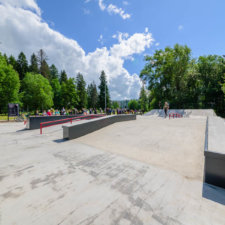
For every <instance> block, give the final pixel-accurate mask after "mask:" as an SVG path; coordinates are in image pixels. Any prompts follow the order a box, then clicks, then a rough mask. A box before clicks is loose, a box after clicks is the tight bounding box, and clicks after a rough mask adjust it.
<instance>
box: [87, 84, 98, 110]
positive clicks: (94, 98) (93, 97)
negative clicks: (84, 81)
mask: <svg viewBox="0 0 225 225" xmlns="http://www.w3.org/2000/svg"><path fill="white" fill-rule="evenodd" d="M87 95H88V108H93V109H94V108H97V104H98V92H97V87H96V84H95V82H94V81H93V82H92V83H91V84H89V85H88V87H87Z"/></svg>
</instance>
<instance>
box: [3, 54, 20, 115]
mask: <svg viewBox="0 0 225 225" xmlns="http://www.w3.org/2000/svg"><path fill="white" fill-rule="evenodd" d="M19 89H20V80H19V75H18V73H17V72H16V71H15V70H14V69H13V67H12V65H7V62H6V60H5V58H4V57H3V56H2V55H1V53H0V96H1V100H0V112H6V111H7V104H8V103H10V102H11V103H18V102H19V95H18V94H19Z"/></svg>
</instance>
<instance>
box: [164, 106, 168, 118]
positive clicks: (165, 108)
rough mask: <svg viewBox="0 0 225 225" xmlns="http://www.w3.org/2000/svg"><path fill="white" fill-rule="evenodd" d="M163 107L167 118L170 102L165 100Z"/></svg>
mask: <svg viewBox="0 0 225 225" xmlns="http://www.w3.org/2000/svg"><path fill="white" fill-rule="evenodd" d="M163 109H164V113H165V118H166V117H167V113H168V110H169V103H168V102H165V104H164V107H163Z"/></svg>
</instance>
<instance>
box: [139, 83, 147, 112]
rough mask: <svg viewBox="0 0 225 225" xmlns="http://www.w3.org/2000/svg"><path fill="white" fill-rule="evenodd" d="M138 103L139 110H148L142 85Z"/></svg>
mask: <svg viewBox="0 0 225 225" xmlns="http://www.w3.org/2000/svg"><path fill="white" fill-rule="evenodd" d="M139 105H140V109H141V111H143V112H146V111H148V97H147V94H146V90H145V87H144V85H143V86H142V88H141V92H140V98H139Z"/></svg>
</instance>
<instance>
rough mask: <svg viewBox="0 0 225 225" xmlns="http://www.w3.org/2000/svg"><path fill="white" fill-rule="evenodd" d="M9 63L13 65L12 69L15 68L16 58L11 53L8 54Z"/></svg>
mask: <svg viewBox="0 0 225 225" xmlns="http://www.w3.org/2000/svg"><path fill="white" fill-rule="evenodd" d="M8 61H9V64H10V65H11V66H12V67H13V69H14V70H16V69H17V62H16V59H15V57H14V56H13V55H10V56H9V60H8Z"/></svg>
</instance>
